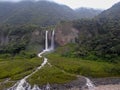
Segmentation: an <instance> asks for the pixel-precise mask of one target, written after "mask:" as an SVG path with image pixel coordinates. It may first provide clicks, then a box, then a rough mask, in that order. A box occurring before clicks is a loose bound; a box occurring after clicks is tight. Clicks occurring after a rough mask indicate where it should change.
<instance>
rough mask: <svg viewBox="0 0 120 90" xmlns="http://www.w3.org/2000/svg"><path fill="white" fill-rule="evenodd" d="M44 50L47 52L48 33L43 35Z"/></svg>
mask: <svg viewBox="0 0 120 90" xmlns="http://www.w3.org/2000/svg"><path fill="white" fill-rule="evenodd" d="M45 50H46V51H47V50H48V31H46V33H45Z"/></svg>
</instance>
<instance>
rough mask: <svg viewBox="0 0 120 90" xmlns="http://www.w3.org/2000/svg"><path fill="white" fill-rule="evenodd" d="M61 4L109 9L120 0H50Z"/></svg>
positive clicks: (73, 6) (74, 7) (72, 6)
mask: <svg viewBox="0 0 120 90" xmlns="http://www.w3.org/2000/svg"><path fill="white" fill-rule="evenodd" d="M0 1H20V0H0ZM49 1H54V2H57V3H59V4H65V5H67V6H69V7H71V8H73V9H76V8H80V7H88V8H95V9H108V8H110V7H111V6H112V5H114V4H115V3H117V2H120V0H49Z"/></svg>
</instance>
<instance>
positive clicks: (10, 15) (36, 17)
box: [0, 1, 76, 25]
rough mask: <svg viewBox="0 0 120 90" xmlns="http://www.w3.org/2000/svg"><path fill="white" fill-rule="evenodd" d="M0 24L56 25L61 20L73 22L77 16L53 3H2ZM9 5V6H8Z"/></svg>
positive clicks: (62, 6) (70, 10) (65, 7)
mask: <svg viewBox="0 0 120 90" xmlns="http://www.w3.org/2000/svg"><path fill="white" fill-rule="evenodd" d="M0 4H1V5H2V6H0V13H1V14H0V16H2V17H0V20H2V21H0V22H3V21H4V23H10V24H26V23H33V24H40V25H50V24H55V23H56V22H58V21H60V20H72V19H75V18H76V16H75V14H74V11H73V10H72V9H71V8H69V7H67V6H64V5H59V4H56V3H53V2H47V1H39V2H31V1H22V2H18V3H0ZM7 5H8V6H7Z"/></svg>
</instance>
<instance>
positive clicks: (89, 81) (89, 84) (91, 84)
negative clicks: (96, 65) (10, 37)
mask: <svg viewBox="0 0 120 90" xmlns="http://www.w3.org/2000/svg"><path fill="white" fill-rule="evenodd" d="M85 79H86V86H87V87H88V90H94V89H95V86H94V84H93V82H92V81H91V80H90V79H89V78H86V77H85Z"/></svg>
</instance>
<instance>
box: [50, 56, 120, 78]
mask: <svg viewBox="0 0 120 90" xmlns="http://www.w3.org/2000/svg"><path fill="white" fill-rule="evenodd" d="M48 58H49V60H50V61H49V62H50V63H52V64H53V65H55V66H56V67H58V68H60V69H63V70H65V71H66V72H69V73H73V74H79V75H84V76H88V77H119V76H120V63H117V64H114V63H107V62H98V61H90V60H82V59H80V58H66V57H61V56H60V55H57V54H50V55H48Z"/></svg>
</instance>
